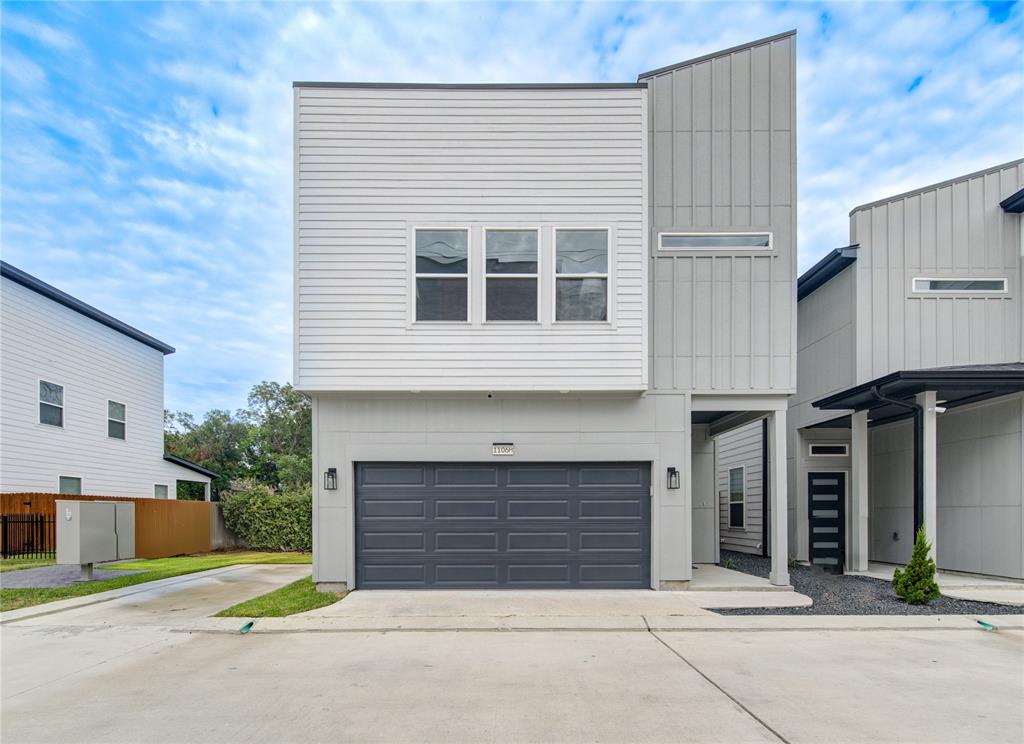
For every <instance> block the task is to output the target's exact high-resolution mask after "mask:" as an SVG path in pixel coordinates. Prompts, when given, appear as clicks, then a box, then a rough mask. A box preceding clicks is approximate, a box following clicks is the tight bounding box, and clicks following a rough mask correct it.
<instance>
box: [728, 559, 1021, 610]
mask: <svg viewBox="0 0 1024 744" xmlns="http://www.w3.org/2000/svg"><path fill="white" fill-rule="evenodd" d="M726 561H729V565H728V568H732V569H734V570H736V571H742V572H743V573H748V574H751V575H753V576H761V577H764V578H767V577H768V571H769V568H770V566H771V559H769V558H762V557H761V556H758V555H748V554H747V553H736V552H733V551H731V550H723V551H722V563H721V565H723V566H724V565H725V564H726ZM789 581H790V583H791V584H792V585H793V588H794V589H796V591H798V592H800V593H801V594H806V595H807V596H808V597H810V598H811V599H813V600H814V604H813V605H811V606H810V607H777V608H764V609H740V610H715V612H717V613H718V614H719V615H1020V614H1022V612H1024V610H1022V608H1020V607H1009V606H1007V605H998V604H991V603H989V602H968V601H966V600H961V599H953V598H951V597H941V598H939V599H938V600H937V601H935V602H933V603H932V604H928V605H908V604H907V603H906V602H904V601H903V600H902V599H900V598H899V597H897V596H896V593H895V592H894V591H893V589H892V585H891V584H890V583H889V582H888V581H882V580H881V579H873V578H870V577H868V576H836V575H833V574H828V573H825V572H823V571H821V570H819V569H814V568H811V567H810V566H801V565H794V566H790V568H789Z"/></svg>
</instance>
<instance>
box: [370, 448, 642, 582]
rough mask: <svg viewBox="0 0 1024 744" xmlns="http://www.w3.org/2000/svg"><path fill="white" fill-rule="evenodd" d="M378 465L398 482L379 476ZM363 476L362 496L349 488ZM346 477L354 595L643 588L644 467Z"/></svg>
mask: <svg viewBox="0 0 1024 744" xmlns="http://www.w3.org/2000/svg"><path fill="white" fill-rule="evenodd" d="M389 467H393V468H395V469H396V470H397V471H398V472H399V473H400V477H398V478H390V477H389V476H387V475H386V474H384V471H386V470H387V469H388V468H389ZM364 468H365V469H369V470H372V471H373V474H372V478H371V480H372V481H373V485H372V486H363V485H360V484H363V483H365V482H366V480H367V479H366V477H365V476H364V473H363V469H364ZM356 469H357V477H356V483H357V488H356V572H357V575H356V586H358V587H360V588H365V589H372V588H410V589H416V588H421V589H429V588H431V587H436V588H501V587H503V586H508V587H517V588H519V587H535V588H572V587H588V588H598V587H602V588H628V587H645V588H646V587H648V586H649V585H650V546H651V537H650V512H651V508H650V489H649V483H650V468H649V466H648V465H646V464H640V465H638V464H634V463H612V464H601V465H593V464H573V463H557V464H551V463H544V464H540V465H530V464H521V463H517V464H504V465H495V466H491V465H485V466H481V465H480V464H479V463H467V464H465V465H463V464H459V463H433V464H422V465H420V464H419V463H417V464H416V465H415V467H407V465H406V464H403V463H393V464H392V463H371V464H367V465H357V466H356ZM463 470H464V471H465V472H460V471H463ZM389 481H394V482H392V483H391V484H390V485H388V483H389ZM583 482H586V484H585V485H584V484H583ZM631 483H632V485H630V484H631ZM413 525H415V526H413Z"/></svg>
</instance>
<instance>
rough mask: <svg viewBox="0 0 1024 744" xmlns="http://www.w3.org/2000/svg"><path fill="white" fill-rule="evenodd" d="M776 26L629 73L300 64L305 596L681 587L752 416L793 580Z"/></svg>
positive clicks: (298, 366) (709, 548)
mask: <svg viewBox="0 0 1024 744" xmlns="http://www.w3.org/2000/svg"><path fill="white" fill-rule="evenodd" d="M795 45H796V39H795V34H794V33H792V32H790V33H786V34H781V35H779V36H775V37H771V38H768V39H763V40H760V41H756V42H752V43H750V44H746V45H743V46H740V47H736V48H733V49H729V50H725V51H723V52H719V53H716V54H712V55H708V56H706V57H701V58H699V59H694V60H690V61H687V62H682V63H679V64H675V65H672V66H669V67H665V68H662V69H658V70H654V71H651V72H648V73H644V74H642V75H640V76H639V78H638V80H637V82H635V83H621V84H618V83H582V84H558V85H545V84H539V85H531V84H511V85H472V84H470V85H423V84H390V83H384V84H378V83H296V84H295V86H294V95H295V153H294V155H295V236H294V239H295V253H294V256H295V334H294V337H295V348H294V360H295V369H294V379H295V383H296V387H297V388H298V389H299V390H302V391H304V392H306V393H307V394H309V395H310V396H311V398H312V401H313V437H314V439H313V457H314V476H315V477H314V485H315V488H314V504H313V507H314V508H313V522H314V524H313V528H314V529H313V546H314V565H313V575H314V579H315V581H316V582H317V584H318V586H319V587H321V588H335V587H338V586H347V587H348V588H363V589H370V588H460V587H464V588H470V587H477V588H479V587H491V588H506V587H534V588H559V587H595V588H627V587H651V588H654V589H681V588H685V587H686V586H687V585H688V582H689V581H690V579H691V576H692V571H693V565H694V563H700V562H712V561H714V560H715V558H716V554H717V549H718V548H717V545H718V515H717V509H718V506H717V503H716V499H715V490H714V479H715V473H714V451H713V441H712V437H713V436H715V435H717V434H720V433H722V432H725V431H728V430H730V429H731V428H734V427H739V426H743V425H745V424H747V423H749V422H751V421H760V420H761V419H766V420H767V422H768V423H767V432H768V444H769V447H770V449H771V450H772V452H773V458H774V459H773V461H774V462H778V463H781V465H780V466H776V467H774V468H771V469H770V472H769V473H767V475H766V479H767V480H768V481H770V483H771V489H770V492H771V494H774V496H773V497H772V498H773V500H772V503H771V505H770V506H771V508H770V509H769V510H768V511H769V515H768V517H767V523H768V525H769V529H768V532H769V533H770V541H771V543H772V545H773V546H774V549H773V551H772V555H773V563H772V572H771V581H772V583H774V584H777V585H787V584H788V583H789V576H788V572H787V557H788V554H789V550H788V547H787V540H788V535H789V530H788V528H787V517H788V514H789V511H788V510H787V509H786V507H785V499H786V494H787V493H788V487H787V480H786V479H787V474H786V467H785V463H786V461H787V454H786V446H787V439H786V432H787V424H786V415H787V408H788V406H787V397H788V396H789V395H791V394H792V393H794V392H795V390H796V269H795V266H796V244H795V236H796V131H795V126H796V120H795Z"/></svg>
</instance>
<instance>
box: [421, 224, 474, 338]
mask: <svg viewBox="0 0 1024 744" xmlns="http://www.w3.org/2000/svg"><path fill="white" fill-rule="evenodd" d="M415 302H416V320H447V321H463V322H464V321H467V320H469V231H468V230H417V231H416V298H415Z"/></svg>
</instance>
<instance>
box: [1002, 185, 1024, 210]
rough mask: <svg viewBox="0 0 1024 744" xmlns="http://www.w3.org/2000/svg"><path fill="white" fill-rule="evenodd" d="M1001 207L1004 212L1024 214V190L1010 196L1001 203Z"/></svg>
mask: <svg viewBox="0 0 1024 744" xmlns="http://www.w3.org/2000/svg"><path fill="white" fill-rule="evenodd" d="M999 206H1000V207H1002V208H1003V211H1004V212H1014V213H1016V214H1020V213H1021V212H1024V189H1021V190H1020V191H1018V192H1017V193H1016V194H1010V196H1008V197H1006V198H1005V199H1003V200H1002V201H1001V202H999Z"/></svg>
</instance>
